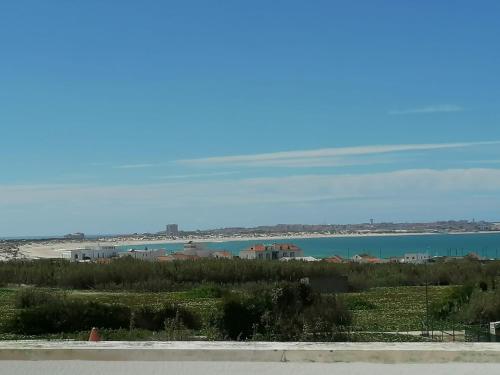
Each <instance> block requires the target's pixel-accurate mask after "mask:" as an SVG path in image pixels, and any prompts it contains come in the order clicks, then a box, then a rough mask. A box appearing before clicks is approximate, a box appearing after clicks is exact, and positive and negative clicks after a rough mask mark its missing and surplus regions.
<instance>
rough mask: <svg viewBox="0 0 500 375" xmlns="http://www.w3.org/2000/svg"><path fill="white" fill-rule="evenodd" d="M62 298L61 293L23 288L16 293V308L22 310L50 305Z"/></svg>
mask: <svg viewBox="0 0 500 375" xmlns="http://www.w3.org/2000/svg"><path fill="white" fill-rule="evenodd" d="M62 297H63V295H62V293H61V292H54V291H50V292H49V291H46V290H40V289H36V288H23V289H20V290H19V291H17V293H16V302H15V305H16V308H18V309H24V308H28V307H34V306H39V305H43V304H51V303H55V302H57V301H59V300H60V299H61V298H62Z"/></svg>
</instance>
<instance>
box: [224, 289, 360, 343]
mask: <svg viewBox="0 0 500 375" xmlns="http://www.w3.org/2000/svg"><path fill="white" fill-rule="evenodd" d="M350 322H351V314H350V313H349V311H348V309H346V308H345V307H344V305H343V303H342V301H340V300H338V299H337V298H336V297H335V296H321V295H320V294H318V293H315V292H314V291H312V290H311V288H310V287H309V286H308V285H304V284H284V285H278V286H275V287H272V288H269V287H267V288H263V289H261V290H260V291H258V290H256V291H254V292H253V293H251V294H250V296H249V295H241V294H237V293H232V294H230V295H228V296H226V297H225V298H224V299H223V303H222V309H221V313H220V315H219V316H218V317H217V319H216V321H215V326H216V327H217V329H218V331H219V332H221V333H222V336H223V337H225V338H229V339H231V340H247V339H264V340H280V341H293V340H310V339H324V340H328V341H331V340H336V339H338V338H340V335H339V334H340V332H342V330H343V329H344V326H347V325H349V324H350Z"/></svg>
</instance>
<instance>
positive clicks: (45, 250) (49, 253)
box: [19, 231, 500, 259]
mask: <svg viewBox="0 0 500 375" xmlns="http://www.w3.org/2000/svg"><path fill="white" fill-rule="evenodd" d="M466 234H500V231H482V232H450V233H436V232H425V233H424V232H422V233H408V232H401V233H345V234H321V233H310V234H306V233H301V234H293V233H291V234H289V235H285V234H281V235H276V236H272V235H266V236H264V235H263V236H229V237H199V238H197V237H196V236H192V237H188V238H182V239H165V238H164V239H154V240H152V239H132V238H131V239H118V238H109V239H104V240H100V241H99V240H87V241H70V240H68V241H64V240H62V241H57V240H52V241H47V242H35V241H34V242H31V243H28V244H25V245H21V246H20V247H19V253H20V254H21V255H22V256H23V257H25V258H28V259H39V258H60V257H61V255H62V251H64V250H71V249H78V248H82V247H86V246H95V245H99V244H101V245H113V246H128V245H130V246H134V245H157V244H166V245H168V244H179V243H184V242H187V241H196V242H205V243H206V242H212V243H226V242H232V241H255V242H256V243H258V242H267V241H274V240H287V239H290V240H294V239H309V238H349V237H352V238H357V237H397V236H430V235H466Z"/></svg>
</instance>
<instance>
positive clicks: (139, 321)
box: [131, 304, 200, 331]
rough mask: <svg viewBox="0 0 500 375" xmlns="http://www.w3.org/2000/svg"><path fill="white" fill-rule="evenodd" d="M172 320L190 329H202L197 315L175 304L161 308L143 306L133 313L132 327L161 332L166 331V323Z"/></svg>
mask: <svg viewBox="0 0 500 375" xmlns="http://www.w3.org/2000/svg"><path fill="white" fill-rule="evenodd" d="M171 319H176V320H177V321H178V322H182V325H183V326H185V327H186V328H189V329H198V328H200V320H199V318H198V316H197V315H195V314H193V313H192V312H191V311H189V310H187V309H185V308H184V307H182V306H179V305H175V304H172V305H163V306H160V307H154V306H149V305H142V306H140V307H139V308H137V309H135V310H134V311H133V314H132V318H131V326H132V327H134V328H142V329H148V330H150V331H161V330H164V329H165V323H166V322H167V321H168V320H171Z"/></svg>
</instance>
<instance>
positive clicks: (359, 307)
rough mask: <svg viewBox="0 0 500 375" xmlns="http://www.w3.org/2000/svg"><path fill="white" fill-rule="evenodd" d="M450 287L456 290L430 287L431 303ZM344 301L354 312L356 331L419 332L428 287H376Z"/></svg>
mask: <svg viewBox="0 0 500 375" xmlns="http://www.w3.org/2000/svg"><path fill="white" fill-rule="evenodd" d="M450 288H453V287H449V286H432V287H429V293H428V296H429V304H431V303H432V302H433V301H436V300H439V299H440V298H442V297H443V296H444V295H445V294H446V293H447V292H449V290H450ZM343 298H344V301H345V302H346V304H347V306H348V307H349V308H350V309H351V310H352V312H353V329H355V330H360V331H380V332H385V331H400V332H402V331H418V330H421V329H422V324H423V322H424V321H425V311H426V303H425V287H420V286H418V287H413V286H412V287H394V288H374V289H371V290H369V291H366V292H362V293H348V294H344V295H343ZM441 324H442V323H441ZM436 326H437V323H436ZM440 328H449V327H440Z"/></svg>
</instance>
